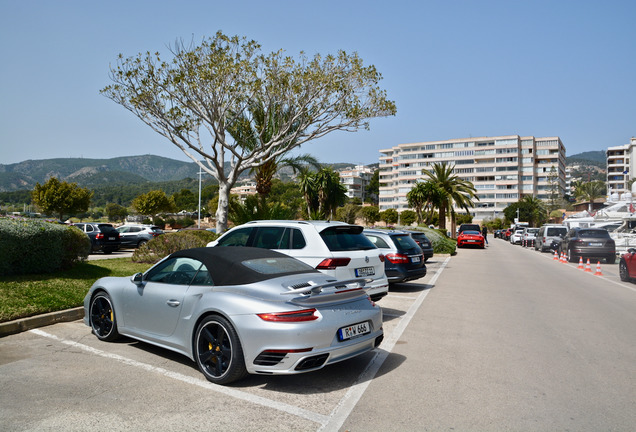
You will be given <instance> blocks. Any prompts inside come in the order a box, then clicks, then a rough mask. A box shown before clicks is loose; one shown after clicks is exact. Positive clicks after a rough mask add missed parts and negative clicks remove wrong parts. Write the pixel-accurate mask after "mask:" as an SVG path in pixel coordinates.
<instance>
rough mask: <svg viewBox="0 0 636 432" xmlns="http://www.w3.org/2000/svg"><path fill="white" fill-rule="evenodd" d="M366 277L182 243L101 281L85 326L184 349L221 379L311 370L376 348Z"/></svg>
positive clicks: (107, 337) (377, 319)
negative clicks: (127, 273)
mask: <svg viewBox="0 0 636 432" xmlns="http://www.w3.org/2000/svg"><path fill="white" fill-rule="evenodd" d="M366 283H367V280H365V279H350V280H344V281H343V280H334V279H333V278H332V277H330V276H327V275H325V274H323V273H321V272H319V271H317V270H315V269H313V268H312V267H310V266H308V265H306V264H304V263H302V262H300V261H298V260H296V259H295V258H292V257H290V256H287V255H283V254H280V253H278V252H274V251H271V250H268V249H261V248H249V247H224V248H196V249H187V250H182V251H179V252H176V253H173V254H171V255H169V256H167V257H166V258H164V259H163V260H161V261H160V262H158V263H157V264H155V265H154V266H153V267H151V268H150V269H149V270H148V271H146V272H145V273H137V274H135V275H133V276H132V277H125V278H124V277H105V278H102V279H99V280H98V281H97V282H95V283H94V284H93V286H92V287H91V289H90V290H89V292H88V294H87V295H86V298H85V299H84V311H85V312H84V322H85V323H86V325H88V326H90V327H91V328H92V331H93V333H94V334H95V335H96V336H97V337H98V338H99V339H101V340H104V341H112V340H115V339H117V338H118V337H119V336H120V335H125V336H128V337H131V338H134V339H137V340H140V341H143V342H147V343H150V344H154V345H158V346H160V347H163V348H167V349H169V350H173V351H176V352H178V353H181V354H184V355H186V356H188V357H189V358H190V359H192V360H194V361H196V363H197V365H198V366H199V369H200V370H201V372H202V373H203V375H204V376H205V377H206V378H207V379H208V380H209V381H211V382H213V383H216V384H227V383H230V382H232V381H236V380H238V379H240V378H243V377H244V376H245V375H246V374H248V373H251V374H268V375H270V374H296V373H302V372H308V371H314V370H317V369H320V368H322V367H324V366H325V365H329V364H332V363H336V362H339V361H342V360H345V359H348V358H351V357H354V356H357V355H359V354H362V353H364V352H367V351H369V350H372V349H373V348H375V347H377V346H378V345H379V344H380V342H381V341H382V338H383V330H382V311H381V309H380V308H379V307H378V306H376V305H375V304H374V303H373V302H372V301H371V300H370V299H369V297H368V295H367V294H366V292H365V284H366Z"/></svg>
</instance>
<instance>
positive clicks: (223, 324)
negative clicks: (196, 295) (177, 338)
mask: <svg viewBox="0 0 636 432" xmlns="http://www.w3.org/2000/svg"><path fill="white" fill-rule="evenodd" d="M194 357H195V359H196V362H197V365H198V366H199V370H200V371H201V372H202V373H203V375H204V376H205V378H206V379H207V380H208V381H210V382H213V383H215V384H228V383H230V382H232V381H236V380H238V379H241V378H243V377H244V376H245V375H246V374H247V370H246V369H245V359H244V357H243V348H242V347H241V342H240V341H239V337H238V334H237V333H236V330H235V329H234V327H232V324H230V323H229V322H228V321H227V320H226V319H225V318H223V317H220V316H209V317H206V318H205V319H204V320H203V321H201V324H199V327H198V328H197V332H196V336H195V340H194Z"/></svg>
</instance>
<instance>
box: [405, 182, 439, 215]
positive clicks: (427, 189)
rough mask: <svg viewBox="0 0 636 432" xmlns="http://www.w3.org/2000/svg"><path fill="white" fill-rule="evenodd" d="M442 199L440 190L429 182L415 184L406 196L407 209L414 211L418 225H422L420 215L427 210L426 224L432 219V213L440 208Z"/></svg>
mask: <svg viewBox="0 0 636 432" xmlns="http://www.w3.org/2000/svg"><path fill="white" fill-rule="evenodd" d="M442 197H443V192H442V190H441V189H440V188H439V187H438V186H437V184H436V183H434V182H433V181H431V180H428V181H425V182H417V183H416V184H415V186H414V187H413V189H411V190H410V191H409V192H408V193H407V194H406V200H407V202H408V204H409V207H411V208H412V209H414V210H415V214H416V215H417V223H418V224H420V223H422V221H423V217H422V216H423V215H422V213H423V212H425V211H426V210H429V214H428V216H427V218H426V219H427V222H428V221H430V220H431V219H432V218H433V212H434V211H435V209H436V208H439V207H440V206H441V203H442Z"/></svg>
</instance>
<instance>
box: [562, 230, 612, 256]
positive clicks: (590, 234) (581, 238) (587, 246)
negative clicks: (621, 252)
mask: <svg viewBox="0 0 636 432" xmlns="http://www.w3.org/2000/svg"><path fill="white" fill-rule="evenodd" d="M563 252H565V253H566V254H567V256H568V257H569V258H570V262H577V261H578V260H579V257H582V258H584V259H585V258H590V259H592V258H594V259H605V262H607V263H608V264H614V262H615V261H616V244H615V243H614V240H613V239H612V238H611V237H610V235H609V233H608V232H607V231H606V230H604V229H603V228H572V229H571V230H569V231H568V233H567V235H566V236H565V237H564V238H563V240H562V241H561V245H560V246H559V255H561V253H563Z"/></svg>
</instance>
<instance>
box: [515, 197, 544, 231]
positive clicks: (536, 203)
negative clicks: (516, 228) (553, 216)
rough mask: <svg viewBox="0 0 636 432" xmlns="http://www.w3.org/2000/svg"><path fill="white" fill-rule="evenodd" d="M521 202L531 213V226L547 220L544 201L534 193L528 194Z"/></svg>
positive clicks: (529, 217)
mask: <svg viewBox="0 0 636 432" xmlns="http://www.w3.org/2000/svg"><path fill="white" fill-rule="evenodd" d="M521 202H522V203H523V204H524V209H525V212H526V213H527V214H529V216H528V222H529V223H530V226H539V225H541V224H542V223H543V222H545V220H546V217H547V211H546V206H545V203H544V202H543V201H541V200H540V199H539V198H537V197H535V196H534V195H526V196H524V197H523V198H522V200H521Z"/></svg>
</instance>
